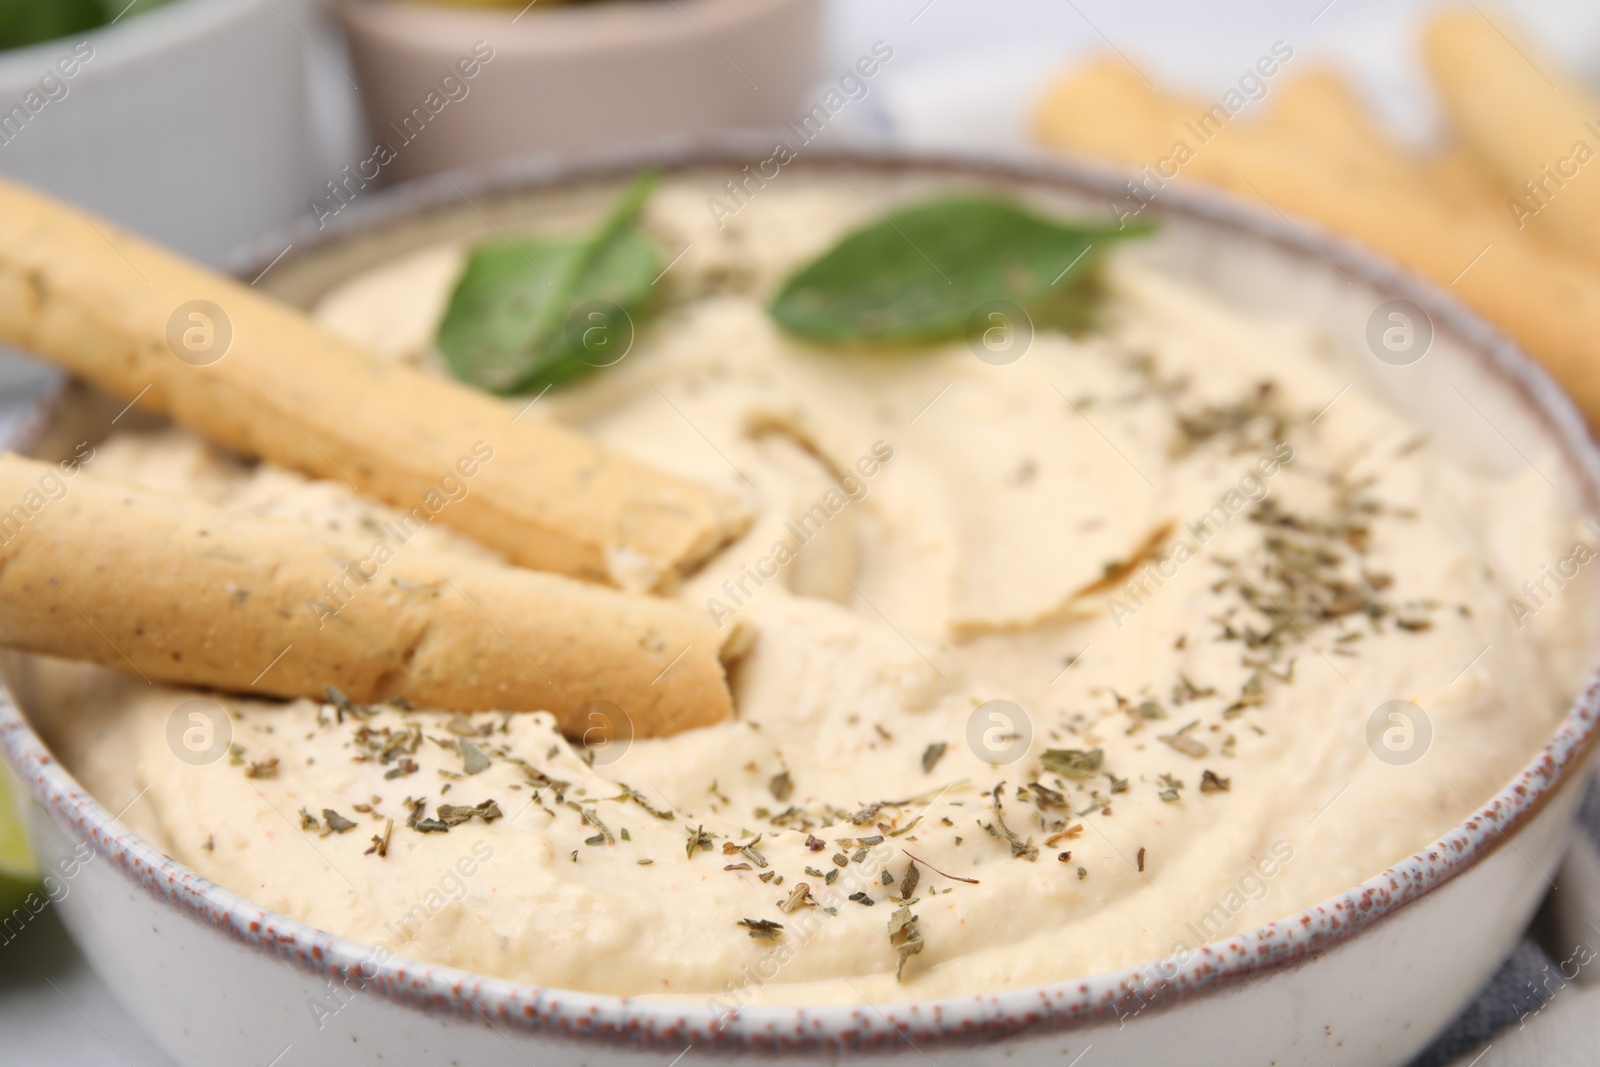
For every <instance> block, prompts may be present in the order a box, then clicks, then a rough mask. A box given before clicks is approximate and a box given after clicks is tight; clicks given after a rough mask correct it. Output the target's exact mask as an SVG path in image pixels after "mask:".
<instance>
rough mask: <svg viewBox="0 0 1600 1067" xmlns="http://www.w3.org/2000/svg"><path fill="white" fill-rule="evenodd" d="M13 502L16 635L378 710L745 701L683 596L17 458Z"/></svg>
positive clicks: (4, 605) (578, 725)
mask: <svg viewBox="0 0 1600 1067" xmlns="http://www.w3.org/2000/svg"><path fill="white" fill-rule="evenodd" d="M0 509H4V510H0V645H4V646H7V647H11V648H17V649H22V650H24V651H28V652H38V653H44V654H47V655H52V656H61V657H65V658H70V659H78V660H90V661H92V662H95V663H100V664H104V665H105V666H108V667H113V668H116V669H119V670H121V671H123V672H124V673H129V674H133V675H137V676H139V677H142V678H145V679H147V680H150V681H159V682H170V683H177V684H183V685H197V686H205V687H210V688H214V689H221V690H228V691H233V692H240V693H258V694H263V695H272V696H279V697H311V698H316V699H322V698H323V695H324V692H325V687H326V686H329V685H332V686H335V687H336V688H338V689H339V690H341V691H342V692H344V693H345V694H347V695H348V696H349V697H350V698H352V699H353V700H355V701H357V702H360V703H373V702H377V701H381V700H385V699H389V698H394V697H398V698H402V699H404V700H407V701H410V702H411V703H413V704H415V705H418V706H420V707H429V708H440V709H445V710H451V711H479V710H487V709H501V710H507V711H540V710H542V711H549V712H551V713H553V714H554V715H555V717H556V719H557V721H558V722H559V723H560V725H561V728H562V730H563V731H564V732H567V733H569V734H572V735H574V736H582V735H584V734H585V733H586V732H587V733H589V734H590V738H589V739H590V740H594V739H595V738H596V737H597V736H601V735H605V736H611V731H612V730H616V731H617V732H618V733H631V735H632V736H637V737H655V736H661V735H666V734H672V733H676V732H678V731H681V730H686V729H689V728H691V727H695V726H704V725H708V724H710V723H715V722H719V721H722V720H724V719H726V718H728V717H729V716H730V715H731V714H732V710H733V708H732V699H731V697H730V695H729V692H728V685H727V680H726V675H725V672H724V668H723V664H722V662H721V660H720V658H719V657H720V653H721V651H722V647H723V642H724V640H725V639H726V638H727V637H728V636H729V635H728V634H726V633H723V634H719V632H718V631H717V628H716V627H715V626H714V625H713V624H712V622H711V620H710V618H709V617H707V616H706V615H705V614H704V613H703V612H700V611H696V610H694V609H691V608H687V607H684V606H682V605H679V604H677V603H676V602H673V601H668V600H662V599H658V598H655V597H647V596H635V595H632V594H628V593H623V592H620V591H618V590H614V589H609V588H606V587H604V586H600V585H595V584H592V583H587V582H581V581H578V580H576V579H572V578H565V577H562V576H560V575H554V574H542V573H539V572H535V571H528V570H522V569H519V568H515V567H509V566H505V565H503V564H499V563H492V562H483V561H479V560H476V559H467V558H463V557H460V556H456V555H454V554H448V553H431V552H426V551H422V550H417V549H406V548H404V547H403V546H400V547H395V546H393V545H390V544H389V543H388V542H384V541H382V540H376V541H363V540H362V539H359V538H351V537H347V536H342V535H341V536H336V535H333V534H329V533H327V532H325V531H322V530H319V529H317V528H315V527H311V526H302V525H299V524H293V523H284V522H274V521H270V520H266V519H258V518H254V517H249V516H242V515H239V514H236V513H232V512H228V511H225V510H222V509H220V508H217V507H214V506H212V505H210V504H205V503H201V502H198V501H194V500H191V499H188V498H186V497H181V496H174V495H168V494H164V493H155V492H150V491H147V490H143V489H138V488H134V487H132V486H127V485H123V484H119V483H116V482H111V481H105V480H101V479H96V478H93V477H91V476H90V475H88V474H82V473H79V474H76V476H75V477H72V478H70V479H63V478H61V477H60V476H59V475H58V474H57V472H56V468H55V467H54V466H52V465H50V464H43V463H38V462H35V461H33V460H28V459H23V458H21V457H19V456H16V455H12V454H0ZM595 702H601V703H595ZM617 709H620V711H621V714H620V715H619V713H618V711H617ZM596 712H598V713H597V714H596ZM630 723H631V730H630V725H629V724H630ZM595 730H598V731H599V732H598V734H596V733H595V732H594V731H595Z"/></svg>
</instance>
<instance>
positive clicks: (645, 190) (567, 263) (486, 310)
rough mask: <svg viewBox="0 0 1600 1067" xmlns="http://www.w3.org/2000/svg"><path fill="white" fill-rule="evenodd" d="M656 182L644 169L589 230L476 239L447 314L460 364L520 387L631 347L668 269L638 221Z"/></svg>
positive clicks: (448, 342) (442, 335) (483, 377)
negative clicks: (570, 236) (571, 235)
mask: <svg viewBox="0 0 1600 1067" xmlns="http://www.w3.org/2000/svg"><path fill="white" fill-rule="evenodd" d="M655 185H656V175H655V174H653V173H647V174H641V175H640V176H639V177H638V178H636V179H634V181H633V183H632V184H631V185H629V186H628V188H627V190H626V191H625V192H624V193H623V194H622V197H621V199H619V200H618V201H617V204H616V206H615V207H614V208H612V210H611V213H610V214H609V215H608V216H607V217H606V220H605V221H604V222H603V223H602V224H601V226H600V228H599V229H598V230H596V231H595V232H594V233H593V234H592V235H590V236H589V237H587V238H585V239H582V240H565V241H563V240H536V239H531V238H529V239H521V240H506V239H497V240H495V241H491V242H488V243H485V244H482V245H479V246H478V247H476V248H474V249H473V250H472V251H471V253H470V254H469V256H468V258H467V266H466V269H465V270H463V271H462V273H461V277H460V279H459V280H458V281H457V282H456V287H455V291H454V292H453V293H452V294H451V295H450V305H449V307H448V308H447V309H446V311H445V315H444V319H443V321H441V322H440V324H439V334H438V338H437V343H438V346H439V352H440V354H442V355H443V356H444V359H445V362H446V363H447V364H448V365H449V367H450V371H451V373H452V374H454V375H455V376H456V377H457V378H459V379H461V380H462V381H464V382H468V383H470V384H472V385H476V386H478V387H480V388H482V389H487V390H489V391H491V392H495V393H518V392H526V391H528V390H535V389H543V388H546V387H548V386H552V385H560V384H562V383H564V382H569V381H572V380H573V379H575V378H579V377H582V376H583V375H585V374H589V373H591V372H593V371H594V370H596V369H598V368H600V367H605V366H610V365H611V364H613V363H615V362H617V361H618V360H620V359H621V358H622V357H623V356H624V355H626V354H627V350H628V347H629V346H630V345H631V344H632V340H633V330H634V317H635V316H636V315H639V314H641V313H642V311H643V310H644V307H645V304H646V302H647V300H648V297H649V295H650V287H651V284H652V283H653V282H654V281H655V279H656V276H657V272H658V271H659V270H660V257H659V256H658V254H657V252H656V248H655V245H654V244H652V243H651V242H650V240H649V239H648V238H646V237H645V236H644V235H643V234H642V233H640V232H639V230H638V228H637V227H636V226H635V225H634V219H635V217H636V216H637V215H638V214H639V209H640V208H641V207H643V206H644V202H645V200H646V199H648V198H649V196H650V193H651V192H652V191H653V190H654V188H655Z"/></svg>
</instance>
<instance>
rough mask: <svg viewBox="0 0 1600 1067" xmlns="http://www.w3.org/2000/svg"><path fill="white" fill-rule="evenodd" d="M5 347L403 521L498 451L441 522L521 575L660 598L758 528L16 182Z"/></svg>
mask: <svg viewBox="0 0 1600 1067" xmlns="http://www.w3.org/2000/svg"><path fill="white" fill-rule="evenodd" d="M0 341H3V342H5V343H7V344H11V345H14V346H16V347H18V348H21V349H23V350H25V351H29V352H33V353H36V354H37V355H39V356H41V357H42V358H44V359H47V360H49V361H50V362H52V363H55V364H57V365H59V366H61V367H63V368H65V369H67V370H69V371H71V372H72V373H73V374H76V375H78V376H79V377H81V378H85V379H87V380H88V381H91V382H93V383H94V384H96V385H98V386H99V387H100V388H102V389H104V390H106V391H107V392H110V393H112V394H114V395H116V396H119V397H122V398H124V399H126V400H129V401H134V402H137V403H138V404H139V405H140V406H141V407H144V408H148V409H150V410H152V411H157V412H160V413H163V414H165V415H167V416H169V417H171V418H172V419H173V420H174V421H176V422H178V423H181V424H182V425H184V426H186V427H188V428H189V429H191V430H194V431H195V432H197V433H199V434H200V435H202V436H203V437H206V438H208V439H210V440H212V441H214V442H216V443H218V444H220V445H223V446H225V447H227V448H230V449H233V450H234V451H237V452H241V453H244V454H246V455H250V456H259V457H262V458H264V459H267V460H270V461H272V462H274V463H277V464H279V465H281V466H285V467H290V468H292V469H294V470H299V471H303V472H305V473H307V474H310V475H313V476H315V477H318V478H328V479H343V480H345V481H348V482H349V483H351V484H352V485H353V486H354V487H355V488H356V489H358V490H360V491H362V492H364V493H367V494H369V495H371V496H374V497H377V498H379V499H381V500H385V501H387V502H389V503H391V504H394V505H396V506H398V507H401V508H404V509H407V510H410V509H412V508H415V507H417V506H419V505H420V504H421V503H422V502H423V501H424V500H425V499H426V498H427V497H428V495H429V494H430V493H436V492H437V487H438V484H439V481H440V479H441V478H445V477H449V476H451V475H452V472H454V471H455V470H456V468H457V465H458V464H459V463H461V462H463V460H464V459H466V458H467V457H469V455H470V452H471V447H472V445H473V443H474V442H478V441H483V442H486V443H487V444H488V446H489V447H490V448H491V449H492V452H493V458H492V461H491V462H486V463H484V464H483V466H482V470H481V471H480V472H479V473H478V474H477V475H476V476H475V477H474V478H473V481H472V492H471V493H470V495H469V496H468V497H467V498H466V499H465V500H462V501H460V502H458V503H453V504H452V505H451V506H450V507H448V508H445V509H444V510H443V511H442V512H441V513H440V520H441V521H442V522H444V523H446V524H448V525H450V526H453V527H455V528H456V529H458V530H460V531H461V532H462V533H465V534H468V535H469V536H471V537H473V538H476V539H477V540H478V541H480V542H481V543H483V544H485V545H488V546H489V547H491V548H494V549H496V550H498V551H499V552H501V553H502V554H504V555H505V557H506V558H507V559H509V560H511V561H512V562H514V563H518V564H521V565H523V566H526V567H533V568H536V569H539V570H549V571H555V572H558V573H561V574H569V575H575V576H578V577H582V578H586V579H590V580H596V581H609V582H611V583H613V584H618V585H622V586H624V587H627V588H655V587H658V586H662V585H670V584H671V583H672V581H673V580H674V579H675V577H676V575H678V574H681V573H687V572H688V571H691V570H693V569H694V568H695V567H696V566H697V565H698V564H699V563H701V562H703V561H704V560H705V559H707V558H708V557H709V556H710V555H711V554H712V553H714V552H716V551H717V550H718V549H719V548H721V547H722V546H723V545H725V544H726V543H728V542H729V541H731V540H732V539H733V538H734V537H736V536H737V535H738V534H739V533H741V532H742V531H743V530H744V528H745V527H746V526H747V525H748V523H749V516H748V514H747V513H746V511H745V510H744V509H743V508H742V506H741V505H739V504H738V503H737V502H736V501H735V500H734V499H733V498H731V497H728V496H725V495H723V494H721V493H718V492H715V491H713V490H711V489H709V488H707V487H704V486H701V485H697V484H695V483H692V482H689V481H686V480H683V479H680V478H677V477H674V476H672V475H669V474H666V473H664V472H661V471H658V470H655V469H652V468H650V467H648V466H646V465H644V464H641V463H639V462H636V461H634V460H632V459H628V458H626V457H623V456H620V455H616V454H614V453H611V452H609V451H607V450H605V449H603V448H601V447H600V446H598V445H597V444H595V443H594V442H591V441H589V440H587V439H585V438H584V437H582V436H580V435H578V434H576V433H573V432H571V431H569V430H567V429H565V428H562V427H559V426H556V425H553V424H551V423H550V422H548V421H545V420H542V419H540V418H538V417H536V416H527V417H520V418H519V417H517V415H518V407H519V405H513V404H507V403H505V402H504V401H502V400H498V399H495V398H493V397H490V396H488V395H487V394H484V393H480V392H478V391H476V390H474V389H470V388H467V387H466V386H463V385H460V384H458V383H456V382H453V381H448V380H444V379H440V378H437V377H434V376H432V375H427V374H424V373H422V372H420V371H417V370H414V369H412V368H410V367H406V366H403V365H399V364H395V363H391V362H387V361H384V360H380V359H378V358H377V357H374V356H371V355H369V354H367V353H365V352H363V351H361V350H359V349H357V348H355V347H353V346H351V345H350V344H348V343H346V342H344V341H342V340H340V339H338V338H336V337H334V336H332V335H331V334H329V333H327V332H325V331H324V330H322V329H321V328H320V327H318V326H317V324H316V323H314V322H312V321H311V320H310V319H309V318H308V317H306V316H305V315H303V314H301V313H300V312H298V311H296V310H294V309H292V308H289V307H286V306H284V305H282V304H280V303H278V302H276V301H274V300H271V299H269V298H267V297H265V296H263V295H261V294H260V293H258V292H256V291H255V290H253V289H251V288H249V287H248V286H245V285H240V284H238V283H236V282H234V281H232V280H230V279H227V278H224V277H221V276H219V275H216V274H213V273H211V272H209V271H207V270H205V269H203V268H201V267H198V266H196V265H195V264H193V263H190V262H188V261H187V260H184V259H182V258H180V257H178V256H176V255H174V254H172V253H170V252H167V251H165V250H164V249H161V248H158V247H156V246H154V245H152V244H151V243H149V242H147V241H144V240H142V239H140V238H138V237H135V236H133V235H132V234H129V233H127V232H125V231H122V230H119V229H117V228H116V227H114V226H112V225H111V224H110V223H106V222H101V221H91V220H90V219H89V218H88V217H87V216H85V215H83V214H81V213H80V212H78V211H76V210H75V209H74V208H72V207H71V206H69V205H67V204H64V203H60V202H58V201H56V200H53V199H50V198H48V197H44V196H41V195H39V194H37V193H35V192H33V191H31V190H28V189H25V188H23V187H21V186H19V185H17V184H15V183H12V182H7V181H4V180H0Z"/></svg>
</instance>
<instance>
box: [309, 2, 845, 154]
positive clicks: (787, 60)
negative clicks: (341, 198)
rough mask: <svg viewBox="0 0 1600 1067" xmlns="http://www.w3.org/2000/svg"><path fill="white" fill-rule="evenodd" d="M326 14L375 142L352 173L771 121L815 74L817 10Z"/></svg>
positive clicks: (817, 6)
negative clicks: (349, 61)
mask: <svg viewBox="0 0 1600 1067" xmlns="http://www.w3.org/2000/svg"><path fill="white" fill-rule="evenodd" d="M336 11H337V13H338V15H339V19H340V21H341V22H342V23H343V24H344V27H345V30H346V32H347V34H348V37H349V41H350V51H351V54H352V57H353V59H354V61H355V68H356V76H357V79H358V80H359V81H360V84H361V101H362V107H363V109H364V110H365V112H366V118H367V125H368V128H369V130H370V132H371V134H372V138H373V140H374V150H375V152H376V156H375V157H373V158H372V160H371V162H370V163H368V162H367V161H366V160H363V161H362V163H363V164H365V172H364V174H363V176H364V177H365V178H366V179H367V180H371V179H372V178H373V177H375V176H376V175H377V174H379V173H381V174H382V175H383V177H384V178H385V179H386V180H393V179H397V178H409V177H416V176H418V175H422V174H430V173H433V172H435V171H440V170H444V169H447V168H452V167H463V166H469V165H472V164H478V163H485V162H490V161H495V160H500V159H506V158H510V157H513V156H517V155H522V154H525V153H528V152H532V151H553V150H563V149H573V148H599V147H605V146H607V145H612V144H620V143H625V142H629V141H637V140H642V139H652V138H657V137H661V136H664V135H669V134H703V133H710V132H714V131H719V130H729V129H737V128H753V127H772V126H777V125H779V124H781V123H782V122H783V121H784V120H786V119H791V118H793V117H794V116H795V114H796V113H797V112H798V110H799V108H800V104H801V100H802V97H803V95H804V93H805V91H806V89H807V88H808V87H809V86H810V84H811V82H812V81H813V78H814V75H815V69H814V68H815V62H816V53H817V45H818V39H819V32H820V28H821V15H822V6H821V3H820V0H615V2H611V3H599V4H569V5H561V6H555V7H547V6H545V5H544V4H540V3H531V4H529V5H528V6H527V7H526V8H522V9H520V10H518V9H516V8H512V9H506V8H463V7H450V6H443V5H436V4H426V3H415V2H409V0H336ZM382 146H387V147H388V148H389V150H390V151H389V152H387V153H385V152H383V151H382ZM385 157H387V158H385ZM355 169H358V170H360V169H362V168H361V167H360V166H358V167H357V168H355Z"/></svg>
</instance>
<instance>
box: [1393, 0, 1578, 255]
mask: <svg viewBox="0 0 1600 1067" xmlns="http://www.w3.org/2000/svg"><path fill="white" fill-rule="evenodd" d="M1424 52H1425V54H1426V57H1427V60H1428V67H1429V70H1431V71H1432V73H1433V79H1434V81H1435V83H1437V85H1438V86H1439V92H1440V94H1441V95H1442V97H1443V98H1444V105H1445V110H1446V112H1447V113H1448V114H1449V116H1450V120H1451V122H1452V123H1453V124H1454V126H1455V128H1456V130H1457V132H1458V133H1459V134H1460V136H1461V138H1462V140H1464V141H1465V142H1466V143H1467V144H1468V145H1469V146H1470V147H1471V148H1472V150H1473V151H1474V152H1475V153H1476V154H1477V155H1478V156H1479V157H1480V158H1481V159H1483V160H1484V161H1485V163H1486V164H1488V165H1489V166H1491V167H1493V168H1494V169H1495V171H1496V172H1497V173H1498V174H1499V177H1500V179H1501V181H1502V183H1503V184H1504V185H1505V186H1506V195H1505V198H1504V199H1503V200H1502V205H1503V208H1502V210H1504V211H1505V212H1506V216H1507V218H1510V219H1512V220H1513V221H1514V222H1515V223H1516V224H1517V225H1518V227H1519V228H1526V229H1527V230H1530V231H1534V230H1536V231H1537V232H1539V233H1541V234H1542V235H1544V236H1545V237H1547V238H1549V239H1551V240H1553V241H1556V242H1558V243H1561V244H1563V245H1565V246H1566V247H1567V248H1569V249H1570V250H1572V251H1573V252H1575V253H1577V254H1579V255H1582V256H1584V257H1586V258H1587V259H1588V261H1589V262H1590V263H1592V264H1595V265H1600V96H1596V95H1595V94H1594V93H1592V92H1589V91H1587V90H1585V89H1583V88H1582V87H1581V86H1580V84H1579V82H1578V80H1577V79H1576V78H1574V77H1573V76H1572V75H1571V74H1570V73H1567V72H1564V71H1562V70H1561V69H1560V68H1559V67H1557V66H1556V65H1555V64H1553V63H1551V62H1550V61H1549V60H1548V59H1546V58H1545V57H1543V56H1542V55H1541V54H1540V50H1539V49H1538V48H1537V47H1536V46H1534V45H1533V44H1532V42H1530V41H1528V40H1526V39H1525V38H1523V37H1522V36H1521V35H1519V34H1518V33H1517V32H1516V31H1515V29H1513V28H1511V27H1508V26H1497V25H1495V24H1494V23H1491V22H1490V21H1489V19H1488V18H1486V17H1485V16H1484V15H1483V14H1482V13H1480V12H1479V11H1477V10H1473V9H1462V10H1459V11H1448V12H1445V13H1443V14H1441V15H1439V16H1437V17H1436V18H1435V19H1434V20H1433V21H1432V23H1431V24H1430V25H1429V27H1428V29H1427V33H1426V36H1425V37H1424Z"/></svg>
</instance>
